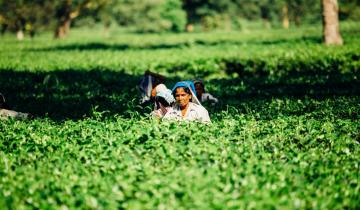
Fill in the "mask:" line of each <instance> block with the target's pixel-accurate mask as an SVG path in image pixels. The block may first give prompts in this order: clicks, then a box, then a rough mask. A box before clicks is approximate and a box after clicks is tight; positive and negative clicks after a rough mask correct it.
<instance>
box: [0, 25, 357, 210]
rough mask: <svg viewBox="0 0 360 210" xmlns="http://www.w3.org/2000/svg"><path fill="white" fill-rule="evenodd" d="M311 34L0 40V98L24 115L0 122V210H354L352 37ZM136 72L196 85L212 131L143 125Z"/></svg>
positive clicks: (349, 33) (349, 32) (146, 120)
mask: <svg viewBox="0 0 360 210" xmlns="http://www.w3.org/2000/svg"><path fill="white" fill-rule="evenodd" d="M83 30H84V29H83ZM317 30H318V29H315V28H303V29H297V30H294V31H282V30H273V31H267V33H265V32H263V31H258V32H254V33H252V34H243V33H236V32H232V33H221V32H214V33H212V34H206V33H205V34H177V35H173V34H162V35H156V34H151V35H147V34H142V35H137V34H126V33H125V34H124V33H117V32H116V31H115V32H114V34H115V35H116V36H115V35H113V36H111V37H110V38H108V39H105V40H104V39H103V38H101V37H100V36H99V34H96V33H94V34H92V35H91V36H90V35H89V34H88V33H85V35H84V34H82V33H81V32H84V31H74V32H73V34H72V36H71V37H70V38H69V39H68V40H57V41H53V40H52V39H51V38H50V36H49V35H42V36H40V37H37V38H35V39H34V40H25V41H24V42H17V41H15V40H13V38H11V37H6V36H5V37H2V38H1V39H2V40H1V42H0V91H1V92H2V93H3V94H4V95H5V96H6V97H7V102H8V103H9V105H10V106H11V107H13V109H15V110H19V111H23V112H31V113H33V114H34V115H36V118H35V119H34V120H25V121H16V120H6V121H1V122H0V207H1V209H74V208H75V209H76V208H79V209H358V208H360V206H359V202H358V201H359V200H360V185H359V183H360V182H359V174H360V171H359V170H360V169H359V161H358V160H359V158H360V147H359V143H360V133H359V130H360V117H359V112H360V103H359V102H360V96H359V93H360V84H359V83H360V82H359V52H360V51H359V46H360V45H359V39H358V38H357V37H358V32H357V31H356V27H349V28H346V30H345V31H344V33H343V36H344V40H345V43H346V44H345V45H344V46H341V47H325V46H322V45H321V43H320V41H321V39H320V34H319V32H318V31H317ZM285 32H286V33H285ZM147 69H150V70H153V71H157V72H160V73H163V74H165V75H166V76H167V81H166V84H167V85H168V86H169V87H171V85H172V84H174V83H175V82H176V81H178V80H180V79H191V78H194V77H204V78H205V80H206V82H207V83H206V88H207V91H208V92H210V93H212V94H213V95H215V96H217V97H218V98H219V99H220V103H219V104H218V105H217V106H215V107H211V106H207V105H206V104H205V106H207V108H208V110H209V113H210V117H211V119H212V123H211V124H209V125H203V124H199V123H195V122H194V123H181V122H172V121H157V120H154V119H151V118H150V117H149V114H148V113H149V112H150V111H151V107H141V106H139V105H138V92H137V90H136V84H137V82H138V80H139V78H140V76H141V75H142V74H143V72H144V71H145V70H147Z"/></svg>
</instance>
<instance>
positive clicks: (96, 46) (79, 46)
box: [30, 36, 322, 51]
mask: <svg viewBox="0 0 360 210" xmlns="http://www.w3.org/2000/svg"><path fill="white" fill-rule="evenodd" d="M321 41H322V40H321V38H320V37H318V36H308V37H299V38H280V39H274V40H262V39H259V40H248V41H239V40H203V39H196V40H195V41H184V42H180V43H176V44H166V43H162V44H148V45H131V44H107V43H103V42H89V43H76V44H67V45H59V46H54V47H47V48H36V49H30V51H57V50H65V51H72V50H80V51H94V50H112V51H124V50H161V49H175V48H184V47H191V46H193V45H201V46H218V45H224V44H225V45H243V44H251V45H274V44H294V43H299V42H305V43H321Z"/></svg>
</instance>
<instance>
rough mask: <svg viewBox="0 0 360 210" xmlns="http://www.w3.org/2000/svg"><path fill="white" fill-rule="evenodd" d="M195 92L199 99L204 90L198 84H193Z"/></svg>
mask: <svg viewBox="0 0 360 210" xmlns="http://www.w3.org/2000/svg"><path fill="white" fill-rule="evenodd" d="M195 90H196V93H197V95H198V96H200V97H201V95H202V94H203V93H204V89H203V87H202V86H201V84H200V83H196V84H195Z"/></svg>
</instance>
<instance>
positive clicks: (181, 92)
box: [164, 81, 210, 123]
mask: <svg viewBox="0 0 360 210" xmlns="http://www.w3.org/2000/svg"><path fill="white" fill-rule="evenodd" d="M172 93H173V95H174V97H175V102H176V103H175V104H174V105H173V107H172V110H171V111H168V112H167V113H166V114H165V116H164V119H176V120H188V121H200V122H203V123H208V122H210V117H209V113H208V111H207V110H206V109H205V108H204V107H203V106H201V104H200V102H199V100H198V99H197V97H196V94H195V87H194V84H193V83H192V82H190V81H182V82H178V83H176V84H175V86H174V87H173V89H172Z"/></svg>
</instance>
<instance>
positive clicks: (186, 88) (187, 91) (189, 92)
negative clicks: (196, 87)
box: [172, 86, 192, 102]
mask: <svg viewBox="0 0 360 210" xmlns="http://www.w3.org/2000/svg"><path fill="white" fill-rule="evenodd" d="M179 88H182V89H184V91H185V93H187V94H189V95H191V99H190V101H191V102H192V94H191V91H190V88H188V87H183V86H180V87H177V88H176V89H175V90H174V91H173V92H172V94H173V96H174V98H175V94H176V90H177V89H179Z"/></svg>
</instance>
